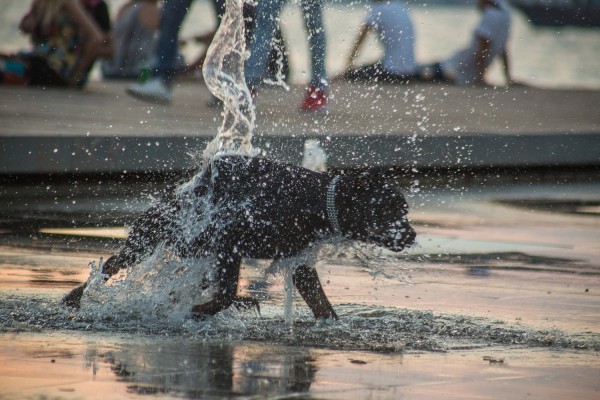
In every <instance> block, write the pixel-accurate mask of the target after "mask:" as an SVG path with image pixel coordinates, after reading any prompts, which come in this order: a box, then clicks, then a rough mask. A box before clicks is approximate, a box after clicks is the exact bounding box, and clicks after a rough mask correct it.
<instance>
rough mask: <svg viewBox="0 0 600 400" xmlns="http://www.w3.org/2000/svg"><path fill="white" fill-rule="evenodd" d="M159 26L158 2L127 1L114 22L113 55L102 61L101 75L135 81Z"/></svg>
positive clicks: (146, 59) (150, 51)
mask: <svg viewBox="0 0 600 400" xmlns="http://www.w3.org/2000/svg"><path fill="white" fill-rule="evenodd" d="M159 24H160V7H159V6H158V0H130V1H128V2H127V3H125V4H124V5H123V6H122V7H121V8H120V9H119V11H118V12H117V15H116V17H115V22H114V30H113V31H114V33H113V36H114V39H113V40H114V44H115V54H114V57H112V58H110V59H104V60H102V62H101V64H100V67H101V71H102V75H103V76H104V77H105V78H112V79H115V78H124V79H137V78H138V77H139V75H140V72H141V71H142V69H143V68H144V67H146V66H147V65H148V64H149V63H150V60H151V58H152V55H153V51H154V47H155V40H156V35H157V32H158V26H159Z"/></svg>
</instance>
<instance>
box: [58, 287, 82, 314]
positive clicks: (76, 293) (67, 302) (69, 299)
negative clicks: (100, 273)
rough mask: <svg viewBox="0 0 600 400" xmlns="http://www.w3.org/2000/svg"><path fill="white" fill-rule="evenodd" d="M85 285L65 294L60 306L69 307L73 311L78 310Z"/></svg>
mask: <svg viewBox="0 0 600 400" xmlns="http://www.w3.org/2000/svg"><path fill="white" fill-rule="evenodd" d="M86 286H87V283H84V284H83V285H81V286H77V287H76V288H75V289H73V290H71V291H70V292H69V294H67V295H66V296H65V297H63V299H62V300H61V304H62V305H63V306H66V307H71V308H75V309H79V306H80V304H81V296H83V291H84V290H85V288H86Z"/></svg>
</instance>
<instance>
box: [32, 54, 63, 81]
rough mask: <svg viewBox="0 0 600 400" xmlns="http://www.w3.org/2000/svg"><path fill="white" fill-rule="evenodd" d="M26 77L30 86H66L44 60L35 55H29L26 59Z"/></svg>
mask: <svg viewBox="0 0 600 400" xmlns="http://www.w3.org/2000/svg"><path fill="white" fill-rule="evenodd" d="M27 61H28V62H27V64H28V67H27V77H28V78H29V84H30V85H32V86H58V87H64V86H67V82H65V80H64V79H62V78H61V77H60V76H59V75H58V74H57V73H56V72H55V71H54V70H53V69H52V68H50V67H49V66H48V64H47V63H46V61H45V60H44V59H43V58H41V57H37V56H31V57H29V58H28V60H27Z"/></svg>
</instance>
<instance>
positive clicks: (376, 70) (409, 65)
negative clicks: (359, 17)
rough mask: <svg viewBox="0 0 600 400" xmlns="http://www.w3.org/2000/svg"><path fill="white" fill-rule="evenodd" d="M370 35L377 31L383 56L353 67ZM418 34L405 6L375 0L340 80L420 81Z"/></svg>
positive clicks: (395, 2) (383, 0)
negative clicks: (373, 61)
mask: <svg viewBox="0 0 600 400" xmlns="http://www.w3.org/2000/svg"><path fill="white" fill-rule="evenodd" d="M369 32H375V33H376V34H377V38H378V39H379V42H380V43H381V44H382V46H383V57H382V58H381V60H379V61H378V62H376V63H374V64H368V65H364V66H360V67H356V68H353V67H352V64H353V62H354V59H355V58H356V56H357V55H358V51H359V50H360V48H361V46H362V45H363V43H364V41H365V39H366V38H367V36H368V34H369ZM414 46H415V31H414V28H413V24H412V21H411V18H410V14H409V12H408V9H407V7H406V5H405V4H404V3H403V2H400V1H388V0H373V1H372V4H371V5H370V7H369V12H368V13H367V16H366V17H365V21H364V22H363V24H362V25H361V27H360V30H359V34H358V37H357V39H356V41H355V42H354V46H353V48H352V51H351V52H350V56H349V57H348V60H347V61H346V68H345V69H344V72H343V73H342V74H341V75H340V76H338V77H337V78H335V79H336V80H337V79H346V80H350V81H366V82H388V83H403V82H409V81H412V80H418V79H419V78H420V75H419V73H418V67H417V63H416V62H415V50H414Z"/></svg>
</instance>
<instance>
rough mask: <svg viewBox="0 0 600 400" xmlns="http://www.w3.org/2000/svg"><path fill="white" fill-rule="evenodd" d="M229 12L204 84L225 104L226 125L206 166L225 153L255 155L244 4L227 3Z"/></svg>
mask: <svg viewBox="0 0 600 400" xmlns="http://www.w3.org/2000/svg"><path fill="white" fill-rule="evenodd" d="M225 4H226V12H225V15H224V17H223V20H222V21H221V25H220V27H219V29H218V31H217V33H216V35H215V37H214V39H213V41H212V43H211V45H210V47H209V49H208V52H207V56H206V60H205V62H204V67H203V71H202V73H203V75H204V81H205V82H206V85H207V86H208V88H209V90H210V91H211V93H212V94H213V95H214V96H216V97H217V98H219V99H220V100H221V101H222V102H223V124H222V125H221V128H220V129H219V132H218V134H217V136H216V137H215V139H214V140H213V141H212V142H210V143H209V145H208V146H207V147H206V149H205V150H204V153H203V161H204V165H205V166H207V165H208V164H209V162H210V160H212V158H213V157H214V156H215V155H217V154H219V153H223V152H235V153H242V154H252V153H253V149H252V131H253V129H254V119H255V112H254V105H253V104H252V96H251V94H250V91H249V89H248V86H247V85H246V79H245V77H244V63H245V61H246V59H247V58H248V53H247V51H246V41H245V38H244V17H243V12H242V11H243V0H226V3H225Z"/></svg>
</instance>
